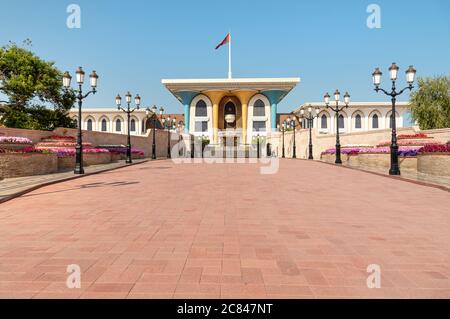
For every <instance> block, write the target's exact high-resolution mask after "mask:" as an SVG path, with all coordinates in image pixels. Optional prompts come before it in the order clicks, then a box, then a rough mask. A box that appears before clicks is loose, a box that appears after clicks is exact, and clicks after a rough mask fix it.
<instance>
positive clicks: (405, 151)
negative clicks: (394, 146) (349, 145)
mask: <svg viewBox="0 0 450 319" xmlns="http://www.w3.org/2000/svg"><path fill="white" fill-rule="evenodd" d="M420 148H421V147H417V146H400V147H399V149H398V156H403V157H405V156H417V154H418V151H419V149H420ZM390 152H391V148H390V147H375V148H372V149H370V150H363V151H361V152H360V154H389V153H390Z"/></svg>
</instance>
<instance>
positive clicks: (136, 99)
mask: <svg viewBox="0 0 450 319" xmlns="http://www.w3.org/2000/svg"><path fill="white" fill-rule="evenodd" d="M125 102H126V103H127V108H126V109H124V108H122V106H121V104H122V97H121V96H120V95H119V94H117V96H116V105H117V109H118V110H119V111H120V110H122V111H123V112H125V113H126V114H127V131H128V134H127V160H126V161H125V163H127V164H131V163H133V160H132V158H131V131H130V117H131V113H133V112H134V111H136V110H139V107H140V106H141V97H140V96H139V94H136V96H135V97H134V104H136V107H135V108H134V109H131V108H130V104H131V93H130V92H128V93H127V94H126V95H125Z"/></svg>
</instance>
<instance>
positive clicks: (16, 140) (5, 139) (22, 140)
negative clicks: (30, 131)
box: [0, 136, 33, 144]
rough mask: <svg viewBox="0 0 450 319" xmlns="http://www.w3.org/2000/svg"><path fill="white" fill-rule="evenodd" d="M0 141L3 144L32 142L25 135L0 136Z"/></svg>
mask: <svg viewBox="0 0 450 319" xmlns="http://www.w3.org/2000/svg"><path fill="white" fill-rule="evenodd" d="M0 143H3V144H8V143H10V144H33V141H32V140H30V139H29V138H26V137H17V136H0Z"/></svg>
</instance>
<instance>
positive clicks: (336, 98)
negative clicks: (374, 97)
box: [324, 90, 350, 164]
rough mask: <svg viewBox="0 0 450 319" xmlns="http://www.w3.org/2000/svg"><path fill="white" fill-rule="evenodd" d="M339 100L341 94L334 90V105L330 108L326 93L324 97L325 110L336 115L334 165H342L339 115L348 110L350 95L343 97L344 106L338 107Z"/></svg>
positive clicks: (346, 94)
mask: <svg viewBox="0 0 450 319" xmlns="http://www.w3.org/2000/svg"><path fill="white" fill-rule="evenodd" d="M340 99H341V92H339V90H336V92H334V102H335V103H336V106H335V107H332V106H330V95H329V94H328V93H326V94H325V96H324V101H325V105H326V106H327V109H328V108H330V109H331V110H332V111H334V112H335V114H336V161H335V164H342V160H341V142H340V138H339V113H340V112H341V111H342V110H343V109H345V108H348V106H349V104H350V94H348V92H346V93H345V95H344V105H339V102H340Z"/></svg>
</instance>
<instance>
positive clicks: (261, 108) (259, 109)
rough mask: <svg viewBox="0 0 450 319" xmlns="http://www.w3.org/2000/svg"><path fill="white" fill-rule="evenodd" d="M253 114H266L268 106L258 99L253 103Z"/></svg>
mask: <svg viewBox="0 0 450 319" xmlns="http://www.w3.org/2000/svg"><path fill="white" fill-rule="evenodd" d="M253 116H266V106H265V105H264V102H263V101H261V100H257V101H256V102H255V104H254V105H253Z"/></svg>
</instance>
